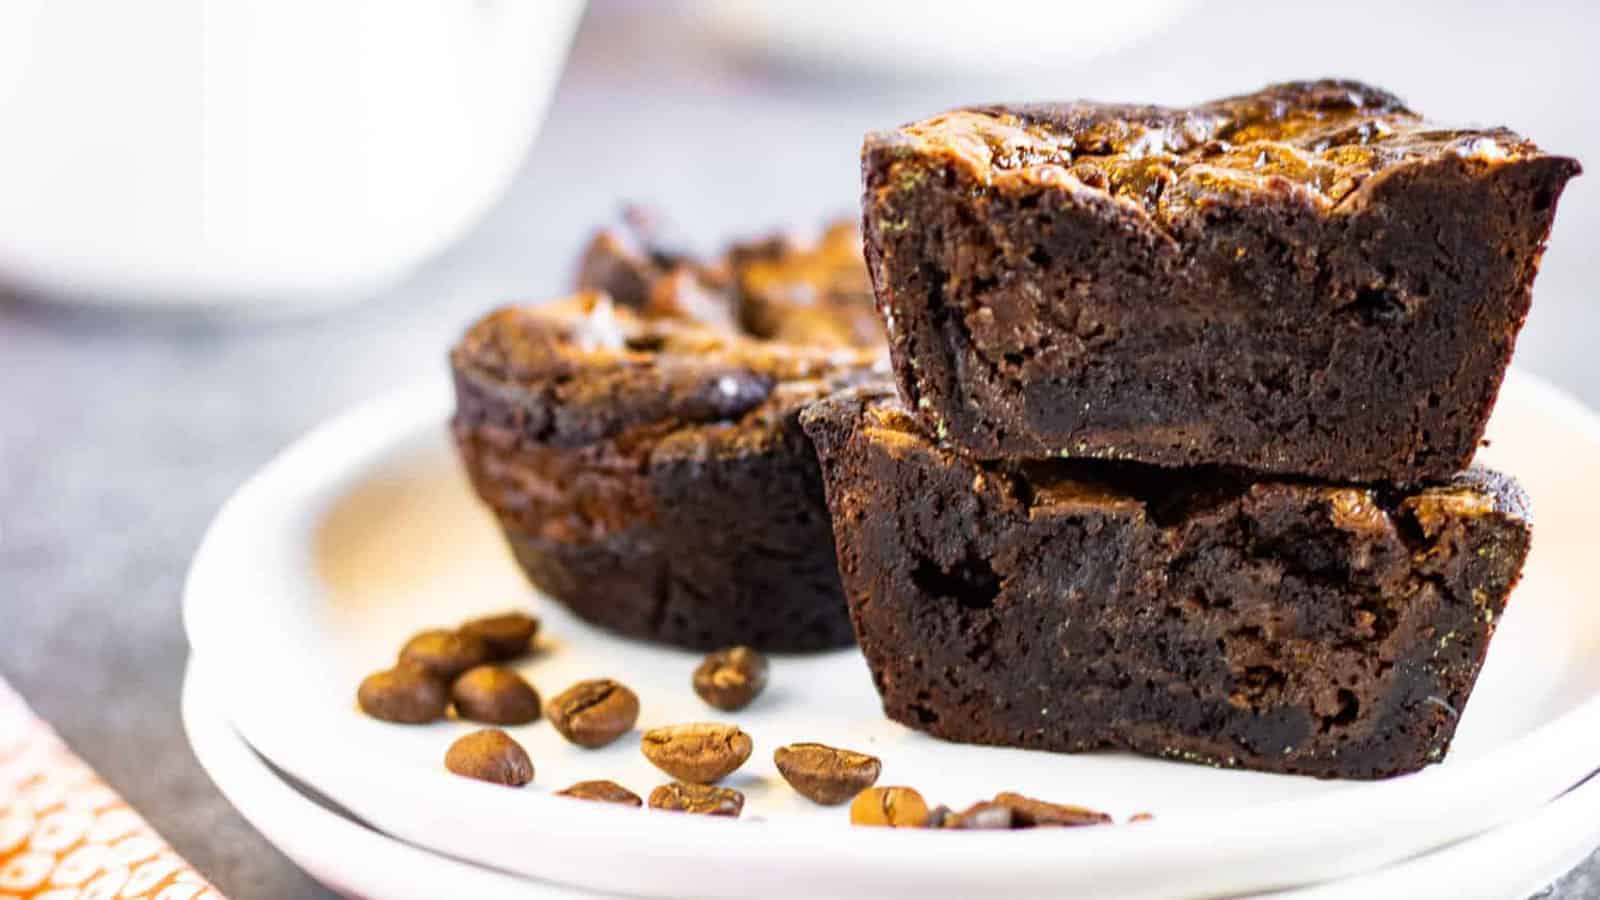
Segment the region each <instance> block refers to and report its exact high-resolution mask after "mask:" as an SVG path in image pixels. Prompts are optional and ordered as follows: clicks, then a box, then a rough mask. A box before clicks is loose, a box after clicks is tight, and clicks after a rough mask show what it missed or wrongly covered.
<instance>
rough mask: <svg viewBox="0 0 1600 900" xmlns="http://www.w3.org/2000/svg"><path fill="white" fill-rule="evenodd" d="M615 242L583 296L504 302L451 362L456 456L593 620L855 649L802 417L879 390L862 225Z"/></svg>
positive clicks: (526, 561)
mask: <svg viewBox="0 0 1600 900" xmlns="http://www.w3.org/2000/svg"><path fill="white" fill-rule="evenodd" d="M668 247H669V244H668V242H667V241H666V240H664V239H663V237H662V235H661V232H660V230H659V229H653V228H648V227H643V223H636V226H635V227H634V228H633V229H632V231H631V232H626V231H606V232H602V233H601V234H600V235H598V236H597V237H596V238H595V239H594V241H593V242H592V243H591V244H590V246H589V248H588V249H587V250H586V251H585V253H584V257H583V260H582V263H581V265H580V270H579V277H578V281H579V286H580V288H581V292H580V293H579V294H578V295H576V296H574V297H572V298H569V299H567V300H564V301H559V302H555V303H544V304H533V305H526V306H511V307H506V308H504V309H501V310H498V311H496V312H494V313H491V314H490V315H488V316H486V317H484V318H483V319H481V320H480V321H479V322H477V323H476V324H474V325H473V326H472V327H471V329H470V330H469V331H468V332H467V334H466V335H465V337H463V338H462V340H461V341H460V343H459V344H457V346H456V347H455V349H454V350H453V352H452V353H451V357H450V361H451V368H452V371H453V374H454V376H455V387H456V412H455V416H454V419H453V420H452V430H453V433H454V436H455V440H456V446H457V448H458V450H459V451H460V455H461V458H462V460H463V462H464V463H465V466H466V469H467V472H468V474H469V475H470V476H471V479H472V483H473V485H474V487H475V488H476V490H477V493H478V494H479V496H480V497H481V498H482V499H483V500H484V501H485V503H486V504H487V505H488V506H489V507H490V509H491V510H492V511H493V512H494V514H495V516H496V518H497V520H498V522H499V524H500V526H501V529H502V530H503V531H504V533H505V536H506V539H507V542H508V543H509V545H510V547H511V550H512V552H513V554H514V555H515V557H516V560H517V562H518V563H519V564H520V565H521V567H522V568H523V570H524V571H525V572H526V573H527V574H528V576H529V578H530V580H532V581H533V582H534V583H535V584H536V585H537V586H538V587H539V588H540V589H542V590H543V591H544V592H545V593H546V594H548V595H550V596H551V597H553V598H554V599H556V600H557V601H559V602H561V603H563V604H565V605H566V606H568V607H570V608H571V609H572V610H573V611H574V612H576V613H577V614H578V615H580V616H582V617H583V618H584V619H586V620H588V621H590V622H592V623H594V624H597V625H600V626H603V627H606V628H609V629H611V630H614V631H617V632H619V633H622V634H625V635H629V636H632V637H637V638H642V639H648V640H655V641H661V642H666V643H670V644H675V645H679V646H686V647H693V648H700V649H710V648H716V647H725V646H729V645H733V644H747V645H750V646H753V647H757V648H760V649H763V650H775V651H800V650H817V649H822V648H828V647H836V646H842V645H847V644H849V643H850V642H851V641H852V640H853V634H852V631H851V625H850V620H849V617H848V614H847V610H846V607H845V601H844V596H843V592H842V588H841V585H840V582H839V574H838V567H837V563H836V562H835V558H834V541H833V532H832V527H831V524H830V520H829V515H828V509H827V506H826V502H825V498H824V495H823V489H822V482H821V474H820V472H819V469H818V464H817V459H816V454H815V452H814V451H813V449H812V446H811V442H810V441H809V440H808V439H807V438H806V436H805V434H804V433H803V432H802V431H801V429H800V425H799V421H798V416H799V411H800V409H801V407H802V406H804V405H805V404H807V403H809V402H811V401H813V400H815V399H818V398H819V397H823V396H826V395H828V394H830V393H832V392H834V391H836V390H838V389H840V388H841V387H845V386H849V385H852V384H856V383H860V382H863V381H867V380H869V379H871V378H872V377H882V375H883V373H884V372H885V371H886V370H885V367H884V365H883V364H882V363H883V355H884V353H883V337H882V329H881V326H879V325H878V324H877V317H876V314H875V313H874V312H873V309H872V295H871V290H870V288H869V286H868V283H867V277H866V271H865V267H864V263H863V261H862V258H861V250H860V247H861V242H860V238H859V235H858V232H857V230H856V229H855V227H853V226H850V225H842V226H835V227H832V228H829V229H828V230H827V231H826V232H825V233H824V234H823V236H822V237H821V238H820V239H819V240H817V241H814V242H803V241H796V240H793V239H790V238H775V239H767V240H761V241H755V242H750V243H746V244H740V245H736V246H735V247H734V248H733V249H732V250H731V251H729V252H728V253H726V254H724V255H723V256H721V257H718V258H716V259H712V260H709V261H702V260H697V259H695V258H693V257H691V256H689V255H687V254H684V253H681V252H678V251H675V250H671V249H668Z"/></svg>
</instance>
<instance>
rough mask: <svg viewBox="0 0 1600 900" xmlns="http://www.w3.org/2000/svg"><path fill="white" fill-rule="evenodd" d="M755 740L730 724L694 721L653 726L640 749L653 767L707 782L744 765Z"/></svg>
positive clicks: (682, 778)
mask: <svg viewBox="0 0 1600 900" xmlns="http://www.w3.org/2000/svg"><path fill="white" fill-rule="evenodd" d="M754 747H755V744H754V743H753V742H752V741H751V740H750V735H748V734H745V733H744V732H743V731H740V730H739V729H738V727H736V726H733V725H718V724H716V723H714V722H693V723H690V724H687V725H668V726H666V727H665V728H652V729H650V730H649V731H646V732H645V733H644V737H643V738H641V739H640V741H639V749H640V750H641V751H643V753H644V755H645V758H646V759H648V760H650V762H652V763H654V764H655V767H656V768H658V769H660V770H661V771H663V772H665V773H667V774H668V775H671V776H672V777H673V778H676V779H678V780H679V781H689V782H693V783H695V784H710V783H712V782H713V781H719V780H721V779H723V778H725V777H727V776H728V775H730V774H732V773H733V771H734V770H736V769H738V768H739V767H740V766H742V765H744V761H745V760H747V759H749V758H750V751H751V750H752V749H754Z"/></svg>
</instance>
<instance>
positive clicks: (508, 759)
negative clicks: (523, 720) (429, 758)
mask: <svg viewBox="0 0 1600 900" xmlns="http://www.w3.org/2000/svg"><path fill="white" fill-rule="evenodd" d="M444 767H445V768H446V769H449V770H450V771H452V772H454V773H456V774H457V775H461V776H464V777H466V778H476V779H478V780H479V781H487V782H490V783H492V784H503V785H507V786H509V787H522V786H523V785H525V784H527V783H528V782H530V781H532V780H533V760H531V759H529V758H528V751H526V750H524V749H522V745H521V744H519V743H517V742H516V741H515V740H513V739H512V737H511V735H509V734H506V733H505V732H504V731H501V730H500V729H498V728H485V729H483V730H482V731H474V732H472V733H471V734H469V735H466V736H464V737H462V738H460V739H458V740H457V741H456V742H455V743H454V744H451V745H450V749H449V751H448V752H446V753H445V755H444Z"/></svg>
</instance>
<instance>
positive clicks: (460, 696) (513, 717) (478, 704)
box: [450, 666, 539, 725]
mask: <svg viewBox="0 0 1600 900" xmlns="http://www.w3.org/2000/svg"><path fill="white" fill-rule="evenodd" d="M450 699H451V700H453V701H454V702H455V705H456V715H458V716H460V717H461V718H463V719H471V720H472V721H474V722H483V723H485V724H488V725H526V724H527V723H529V722H532V721H533V720H534V719H537V718H539V693H538V692H537V691H535V690H534V689H533V686H532V685H530V684H528V683H527V682H526V681H523V680H522V676H521V675H518V674H517V673H515V672H513V671H511V670H510V669H502V668H501V667H499V666H478V667H476V668H472V669H468V670H467V671H465V672H462V673H461V677H459V678H457V679H456V682H455V684H453V685H451V686H450Z"/></svg>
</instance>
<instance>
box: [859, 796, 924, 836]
mask: <svg viewBox="0 0 1600 900" xmlns="http://www.w3.org/2000/svg"><path fill="white" fill-rule="evenodd" d="M927 821H928V804H927V802H926V801H925V800H923V799H922V795H921V794H919V793H917V792H916V791H915V790H913V789H911V788H908V787H874V788H867V789H866V790H864V791H862V792H861V793H859V794H857V795H856V799H855V800H853V801H852V802H851V803H850V824H852V825H878V826H887V827H889V828H921V827H922V826H923V825H925V824H927Z"/></svg>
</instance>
